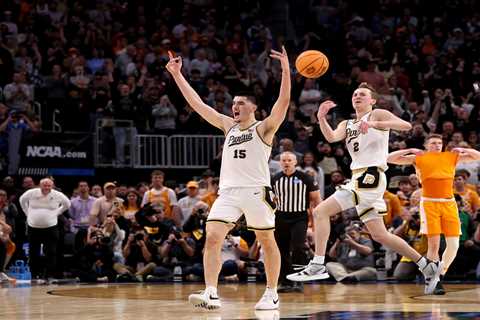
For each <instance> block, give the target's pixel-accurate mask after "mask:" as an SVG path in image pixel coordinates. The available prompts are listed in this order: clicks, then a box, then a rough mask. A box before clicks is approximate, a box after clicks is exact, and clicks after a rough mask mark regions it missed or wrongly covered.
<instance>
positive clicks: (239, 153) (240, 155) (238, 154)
mask: <svg viewBox="0 0 480 320" xmlns="http://www.w3.org/2000/svg"><path fill="white" fill-rule="evenodd" d="M246 157H247V150H245V149H240V150H238V149H235V150H233V158H234V159H245V158H246Z"/></svg>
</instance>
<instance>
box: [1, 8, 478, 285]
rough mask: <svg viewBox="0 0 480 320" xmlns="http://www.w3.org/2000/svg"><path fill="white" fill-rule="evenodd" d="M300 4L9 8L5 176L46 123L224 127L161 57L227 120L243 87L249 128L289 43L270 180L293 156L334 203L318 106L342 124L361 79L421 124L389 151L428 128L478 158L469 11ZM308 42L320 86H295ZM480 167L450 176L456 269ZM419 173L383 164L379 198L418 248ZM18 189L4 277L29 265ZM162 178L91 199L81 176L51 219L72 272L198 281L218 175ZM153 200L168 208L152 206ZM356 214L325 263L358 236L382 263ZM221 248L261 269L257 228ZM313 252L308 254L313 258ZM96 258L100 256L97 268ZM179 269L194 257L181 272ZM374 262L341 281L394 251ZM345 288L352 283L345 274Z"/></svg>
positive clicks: (5, 216)
mask: <svg viewBox="0 0 480 320" xmlns="http://www.w3.org/2000/svg"><path fill="white" fill-rule="evenodd" d="M299 3H300V2H298V3H297V1H278V2H277V1H260V2H256V1H224V2H223V1H213V0H212V1H209V0H204V1H200V0H197V1H195V0H191V1H161V2H155V1H153V2H149V1H115V0H105V1H86V2H83V1H70V0H57V1H44V0H36V1H30V0H20V1H2V2H1V3H0V61H1V63H0V87H1V90H0V154H1V155H2V156H1V157H2V159H1V164H2V168H3V170H4V171H6V172H8V173H9V174H11V175H14V174H15V173H16V170H17V168H18V150H19V147H20V144H21V141H22V139H28V137H29V136H32V135H35V134H37V133H38V132H40V131H42V130H47V131H49V130H57V131H81V132H87V133H91V132H92V129H93V128H94V127H95V125H96V124H97V120H99V119H102V121H99V122H98V123H99V125H101V126H102V127H104V129H105V130H111V132H112V135H114V136H115V144H117V145H122V141H123V143H124V139H125V126H129V124H128V123H127V124H126V123H125V122H116V121H111V120H117V121H119V120H122V121H132V124H133V127H134V132H139V133H154V134H162V135H170V134H172V133H176V134H199V133H202V134H221V132H220V131H218V130H217V129H215V128H214V127H212V126H210V125H209V124H208V123H206V122H205V121H203V120H202V119H200V118H199V117H198V115H196V114H195V113H193V112H192V110H191V108H189V107H188V106H187V105H186V103H185V101H184V99H183V98H182V97H181V95H180V94H179V92H178V91H177V89H176V88H175V85H174V84H173V83H172V80H171V78H170V77H169V75H168V73H167V72H165V69H164V66H165V63H166V61H167V59H168V55H167V51H168V50H171V51H173V52H175V53H176V54H179V55H181V56H182V57H183V65H184V70H183V71H184V72H185V74H186V76H187V78H188V79H189V81H190V83H191V84H192V86H193V87H194V88H195V90H196V91H197V92H198V93H199V94H200V96H201V97H202V99H203V100H204V101H205V102H207V103H208V104H209V105H211V106H212V107H214V108H215V109H216V110H218V111H220V112H222V113H225V114H230V112H231V110H230V106H231V102H232V97H233V96H234V95H235V93H236V92H238V91H245V90H250V91H251V92H253V94H254V96H255V98H256V101H257V104H258V107H259V108H258V112H257V118H258V119H262V118H264V117H265V116H266V115H267V114H268V112H269V111H270V108H271V106H272V104H273V101H272V99H273V97H276V96H277V95H278V94H277V92H276V91H277V90H278V88H279V81H280V72H279V71H280V69H279V66H278V65H276V64H275V63H272V61H271V60H270V58H269V56H268V52H269V50H270V49H271V48H274V49H275V48H279V46H280V45H281V44H285V45H286V48H287V51H288V54H289V57H290V60H291V62H292V63H291V65H292V76H293V88H292V101H291V105H290V108H289V112H288V116H287V119H286V121H285V122H284V123H283V125H282V127H281V129H280V130H279V132H278V135H277V138H278V139H277V140H276V141H275V144H274V149H273V155H272V160H271V162H270V167H271V170H272V174H273V173H275V172H277V171H278V170H279V166H278V162H277V159H276V156H277V155H278V154H279V153H280V152H283V151H292V152H294V153H295V154H296V155H297V157H298V159H299V164H300V169H301V170H302V171H306V172H308V173H309V174H311V175H312V176H314V177H315V179H316V181H317V182H318V183H319V185H320V190H321V193H322V195H323V196H328V195H329V194H331V193H333V191H334V190H335V187H336V186H337V185H338V184H340V183H342V182H344V181H345V179H346V178H348V177H349V176H350V171H349V157H348V154H347V152H346V150H345V148H344V146H343V145H338V144H329V143H327V142H326V141H325V139H324V138H323V136H322V134H321V132H320V130H319V128H318V125H317V120H316V117H315V111H316V109H317V106H318V104H319V102H321V101H323V100H324V99H326V98H330V99H332V100H334V101H335V102H336V103H337V105H338V107H337V108H335V109H334V112H333V113H332V114H331V116H330V120H331V121H332V122H333V123H334V124H335V123H338V122H340V121H341V120H343V119H345V118H350V117H351V116H352V113H353V108H352V107H351V102H350V96H351V93H352V91H353V90H354V89H355V88H356V87H357V85H358V84H359V83H361V82H368V83H370V84H371V85H373V86H374V87H375V89H376V90H377V91H378V92H379V93H380V98H379V99H378V101H377V107H378V108H384V109H387V110H390V111H392V112H393V113H395V114H397V115H398V116H400V117H402V118H403V119H405V120H407V121H409V122H411V123H412V125H413V130H411V131H410V132H406V133H402V134H398V133H392V134H391V141H390V150H391V151H394V150H398V149H402V148H407V147H416V148H419V147H420V148H421V147H422V144H423V139H424V137H425V136H426V134H428V133H430V132H437V133H440V134H442V135H443V137H444V139H445V145H446V148H447V149H451V148H453V147H456V146H460V147H473V148H478V147H479V145H480V142H479V141H480V140H479V133H480V129H479V127H478V125H477V124H478V121H479V120H480V96H479V94H478V92H475V90H474V88H473V84H474V83H476V82H478V81H480V60H479V57H480V54H479V48H480V43H479V42H480V14H479V12H480V8H479V4H478V3H476V2H475V1H453V0H452V1H444V2H442V3H439V4H437V5H435V6H432V5H431V4H430V3H428V2H418V1H401V2H399V1H394V0H372V1H369V5H368V6H367V5H365V4H364V3H360V2H358V3H356V2H343V1H333V0H332V1H328V0H322V1H301V6H300V4H299ZM275 5H277V6H278V7H282V8H287V6H289V10H285V9H284V10H285V11H284V12H283V11H281V10H280V11H279V12H276V13H275V12H274V9H278V8H277V7H275ZM300 7H301V8H302V9H301V10H297V8H300ZM371 8H373V10H372V9H371ZM284 13H285V14H288V17H287V16H286V15H285V16H284V15H283V14H284ZM278 21H280V22H278ZM279 25H281V26H282V27H280V26H279ZM307 49H317V50H321V51H323V52H325V53H326V54H327V56H328V57H329V58H330V70H329V71H328V73H327V74H326V75H325V76H323V77H322V78H320V79H318V80H316V81H314V80H307V79H305V78H303V77H301V76H300V75H299V74H298V73H297V72H296V71H295V70H294V67H293V66H294V63H293V62H294V61H295V58H296V56H297V55H298V54H299V53H300V52H302V51H304V50H307ZM54 115H55V117H54ZM122 156H123V154H122V153H118V152H117V153H116V158H117V159H116V160H117V161H119V162H123V161H124V159H122V158H121V157H122ZM213 163H215V161H214V162H213ZM7 168H8V170H7ZM479 168H480V165H479V163H473V164H469V165H468V166H467V165H464V166H463V167H460V168H458V169H459V171H458V175H457V177H456V180H455V190H456V192H457V194H458V195H459V196H460V197H461V199H459V200H461V201H459V204H460V205H461V206H460V207H461V208H462V210H461V211H460V214H461V219H462V230H463V233H462V239H461V240H462V241H461V249H460V254H459V258H457V261H463V262H461V263H460V262H459V263H458V265H457V264H454V265H453V266H452V270H453V271H452V272H453V273H455V272H457V271H458V270H457V271H455V270H456V268H459V269H461V268H465V269H468V270H472V269H474V268H475V267H476V265H477V264H478V260H479V252H480V247H479V243H480V242H479V241H480V238H479V237H480V235H479V231H478V220H479V219H478V217H479V216H478V213H477V210H478V209H479V208H480V201H479V200H478V192H479V188H478V187H479V181H478V179H479ZM212 169H214V170H216V169H217V168H215V167H212ZM413 173H414V170H413V168H411V167H400V166H391V167H390V169H389V170H388V171H387V174H388V177H389V181H390V183H389V190H390V192H387V193H386V194H385V200H386V202H387V204H388V208H389V213H388V215H387V216H386V218H385V222H386V223H387V225H388V226H389V227H391V229H392V232H395V233H397V234H401V235H403V236H404V237H405V238H406V239H408V240H409V241H410V242H411V243H412V244H414V245H418V248H421V247H422V241H423V240H422V237H421V235H418V231H417V230H416V224H415V223H416V221H417V216H418V215H417V212H418V201H416V199H417V198H418V194H416V193H415V192H416V190H418V188H419V185H418V179H416V177H415V175H413V176H412V174H413ZM216 174H218V172H216ZM13 179H14V177H13V178H12V177H10V176H7V177H6V178H5V179H4V180H3V190H4V191H5V193H6V194H8V197H7V198H6V199H4V200H2V191H1V190H0V205H2V206H3V211H2V215H1V216H0V230H1V232H0V238H1V239H2V241H0V269H1V268H5V267H6V263H7V262H8V261H9V260H10V259H11V255H12V254H15V255H20V258H22V257H21V254H22V252H23V250H21V249H22V245H23V243H24V242H25V241H26V230H25V229H26V227H25V222H24V220H25V219H24V217H23V218H22V212H21V211H22V210H21V208H20V207H19V206H18V205H17V206H16V207H15V206H14V205H15V203H16V201H18V199H19V197H20V195H21V192H20V190H19V189H17V188H19V187H20V186H17V185H16V184H15V183H14V181H13ZM156 179H157V180H153V177H152V181H151V185H150V183H141V184H139V185H138V186H135V187H134V188H129V187H128V186H125V185H118V186H116V185H113V184H105V185H104V186H103V188H102V186H99V185H95V186H92V187H91V190H90V188H89V187H88V185H87V183H86V182H85V181H83V182H81V183H79V185H78V188H77V191H76V192H75V193H74V194H71V195H72V197H74V198H72V206H71V208H70V209H69V211H68V212H67V213H66V214H63V215H61V216H60V218H59V219H60V223H59V228H60V230H63V232H66V233H67V234H73V235H74V241H72V243H74V245H73V247H74V250H73V251H74V252H75V254H76V259H80V260H79V261H80V262H79V263H77V264H75V266H77V267H78V268H79V270H76V271H75V272H76V274H77V275H78V276H79V277H80V278H82V279H86V278H88V277H90V279H91V280H92V279H95V280H98V279H101V280H105V279H109V280H112V279H114V278H115V277H116V275H121V276H120V279H130V280H132V279H137V280H139V279H142V280H145V279H146V278H147V277H149V276H150V279H156V277H159V278H162V277H168V276H170V273H173V271H174V269H175V267H177V266H182V267H183V266H187V265H188V267H187V268H183V269H184V271H185V270H187V271H186V272H189V274H191V275H192V276H191V277H192V278H195V277H199V276H201V274H202V272H201V270H202V269H201V258H200V257H201V251H202V250H201V248H202V239H203V231H202V230H203V228H204V219H205V216H206V215H207V214H208V208H210V207H211V204H212V203H213V201H214V199H215V195H216V192H217V191H216V190H217V189H218V182H216V184H215V180H213V181H212V179H206V180H201V181H198V182H197V181H192V182H191V183H190V182H189V185H187V187H186V188H185V191H181V190H180V189H181V188H178V186H177V188H175V187H176V186H174V188H172V190H170V191H168V192H167V193H164V192H163V191H162V190H163V188H164V186H163V181H162V182H160V181H159V180H162V178H160V179H159V178H158V177H157V178H156ZM118 180H120V181H121V179H118ZM179 182H180V181H179ZM197 184H198V186H197ZM33 186H34V183H33V181H32V179H31V178H30V177H25V178H24V179H23V183H22V185H21V189H22V190H23V191H25V190H26V189H29V188H32V187H33ZM60 187H61V186H60ZM112 188H113V189H112ZM150 189H152V190H150ZM113 190H114V191H113ZM182 190H183V189H182ZM195 190H197V191H195ZM198 190H201V191H202V190H203V191H202V192H201V193H202V194H203V192H206V194H205V195H204V199H203V200H202V201H201V202H197V200H198V198H199V196H198V194H197V192H198ZM77 192H78V194H77ZM181 192H186V197H185V198H183V199H181V200H180V201H179V202H178V203H177V202H176V198H177V197H178V198H180V195H183V194H182V193H181ZM67 193H69V192H67ZM115 193H116V194H115ZM417 193H418V192H417ZM145 195H146V196H145ZM117 197H118V198H117ZM416 197H417V198H416ZM117 199H118V200H117ZM158 199H160V200H161V201H160V200H158ZM158 201H160V203H163V202H167V203H168V204H167V205H165V204H163V205H159V204H156V202H158ZM17 204H18V202H17ZM149 204H151V205H149ZM92 208H93V209H92ZM110 209H111V210H110ZM17 212H18V213H17ZM92 212H93V213H92ZM92 217H95V219H96V220H95V221H94V220H93V218H92ZM352 217H354V215H353V214H352V213H350V212H346V213H342V215H340V216H339V217H336V218H335V220H332V223H333V224H334V227H335V228H334V229H335V230H336V229H338V230H337V232H334V233H333V234H334V236H333V237H334V238H332V239H331V240H332V241H331V245H332V246H333V248H334V249H335V250H333V249H332V250H330V253H331V254H330V256H331V257H332V260H334V259H336V260H338V262H340V263H341V260H342V255H346V256H347V257H348V254H349V253H348V252H349V248H348V245H349V244H352V242H351V241H355V239H357V242H359V243H362V245H364V246H366V247H371V248H372V250H365V251H364V253H367V252H370V251H371V252H370V253H369V254H371V255H374V254H375V253H376V252H378V251H379V250H381V249H380V248H377V247H375V245H376V244H375V243H373V242H368V241H363V240H359V239H361V237H365V236H366V235H365V233H364V232H363V229H362V227H361V226H357V225H356V224H355V223H354V224H353V225H352V224H351V222H350V221H351V220H352ZM22 219H24V220H22ZM22 221H23V222H22ZM345 228H348V232H346V233H345ZM155 230H156V231H155ZM415 232H417V233H415ZM152 234H153V235H154V236H152ZM345 234H347V235H349V236H347V237H346V236H345ZM335 235H336V236H335ZM62 236H63V235H62ZM337 236H338V237H337ZM142 237H143V238H142ZM358 237H360V238H358ZM342 238H343V239H347V240H348V241H347V242H345V241H344V240H342ZM60 239H62V237H60ZM105 239H106V240H105ZM107 240H108V241H107ZM337 240H339V241H340V242H341V243H338V242H337ZM226 241H228V242H226V243H225V248H224V249H225V253H226V254H225V255H224V259H225V261H224V262H225V264H224V268H225V270H226V271H225V276H227V277H229V276H235V275H237V276H238V274H240V276H242V272H243V274H245V273H246V272H247V270H252V269H254V268H258V261H256V260H258V259H260V260H261V257H262V254H261V249H260V248H258V244H257V243H256V242H255V241H254V239H253V237H252V235H251V234H249V233H248V232H247V231H245V230H244V229H242V228H239V229H236V230H235V232H234V234H233V235H232V236H231V237H229V239H227V240H226ZM344 242H345V243H344ZM309 244H310V242H308V243H307V244H306V250H311V245H309ZM341 244H342V245H341ZM15 245H16V251H15ZM352 245H353V244H352ZM364 249H365V248H364ZM14 251H15V252H16V253H13V252H14ZM60 251H61V250H60ZM4 253H5V254H4ZM99 256H101V257H102V259H103V257H108V259H106V260H101V259H97V258H98V257H99ZM4 257H5V258H4ZM462 257H463V258H462ZM17 258H18V257H17ZM382 259H383V261H381V260H382ZM462 259H464V260H462ZM107 260H108V261H107ZM180 261H181V262H180ZM184 261H188V263H186V264H185V265H183V263H184ZM229 261H230V262H229ZM231 261H233V262H231ZM245 261H247V262H248V263H245ZM371 261H373V264H374V265H372V262H369V265H364V264H362V263H360V264H359V265H358V266H355V267H353V266H347V267H348V268H347V269H349V270H347V271H355V270H353V269H355V268H358V269H361V268H364V267H367V268H368V267H372V268H373V267H377V265H375V264H376V263H380V265H382V266H383V267H384V268H387V269H392V270H393V269H394V267H393V266H392V263H393V264H395V263H396V262H395V259H393V262H392V259H391V257H390V256H389V255H385V256H384V257H383V256H382V257H381V258H379V259H371ZM379 261H380V262H379ZM465 261H467V263H466V262H465ZM253 262H255V263H253ZM62 263H64V261H63V260H62V259H58V263H57V264H59V265H60V267H58V268H60V269H62V268H63V266H61V264H62ZM92 263H94V264H95V268H93V269H92ZM252 263H253V265H254V267H252V265H250V264H252ZM408 263H409V262H408V261H405V259H402V261H401V262H400V263H399V264H398V265H399V266H401V267H400V268H401V269H399V270H397V269H395V274H396V275H402V276H405V274H408V277H407V276H405V277H407V278H411V274H410V273H408V271H409V270H407V269H408V267H405V268H404V267H402V266H403V265H407V264H408ZM337 267H338V266H337ZM397 268H398V266H397ZM258 269H259V270H261V266H260V268H258ZM92 270H93V271H94V272H95V273H94V276H93V278H92V273H91V271H92ZM70 271H72V270H70ZM177 271H178V268H177ZM461 271H465V270H461ZM478 272H480V271H478ZM478 272H477V273H478ZM458 274H461V272H460V271H458ZM38 276H41V275H38ZM152 277H153V278H152ZM342 278H346V279H348V280H352V277H351V276H345V277H344V276H342ZM354 278H355V277H354ZM399 278H401V277H400V276H399ZM357 280H358V279H357Z"/></svg>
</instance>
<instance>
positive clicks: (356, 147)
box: [353, 142, 360, 152]
mask: <svg viewBox="0 0 480 320" xmlns="http://www.w3.org/2000/svg"><path fill="white" fill-rule="evenodd" d="M359 146H360V144H359V143H358V142H354V143H353V151H354V152H358V151H360V148H359Z"/></svg>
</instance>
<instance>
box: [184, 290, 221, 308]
mask: <svg viewBox="0 0 480 320" xmlns="http://www.w3.org/2000/svg"><path fill="white" fill-rule="evenodd" d="M188 302H190V303H191V304H193V305H194V306H195V307H197V308H205V309H208V310H214V309H218V308H220V307H221V306H222V303H221V302H220V298H219V297H218V296H217V295H212V294H211V293H208V292H207V291H205V290H204V291H200V292H198V293H192V294H191V295H189V296H188Z"/></svg>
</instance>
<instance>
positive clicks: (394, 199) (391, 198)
mask: <svg viewBox="0 0 480 320" xmlns="http://www.w3.org/2000/svg"><path fill="white" fill-rule="evenodd" d="M383 200H385V203H386V204H387V213H386V214H385V215H384V216H383V221H384V222H385V226H387V228H388V227H390V226H391V224H392V221H393V219H394V218H395V217H397V216H400V214H401V213H402V210H403V205H402V203H401V202H400V199H399V198H398V196H397V195H395V194H393V193H391V192H390V191H388V190H386V191H385V193H384V194H383Z"/></svg>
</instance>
